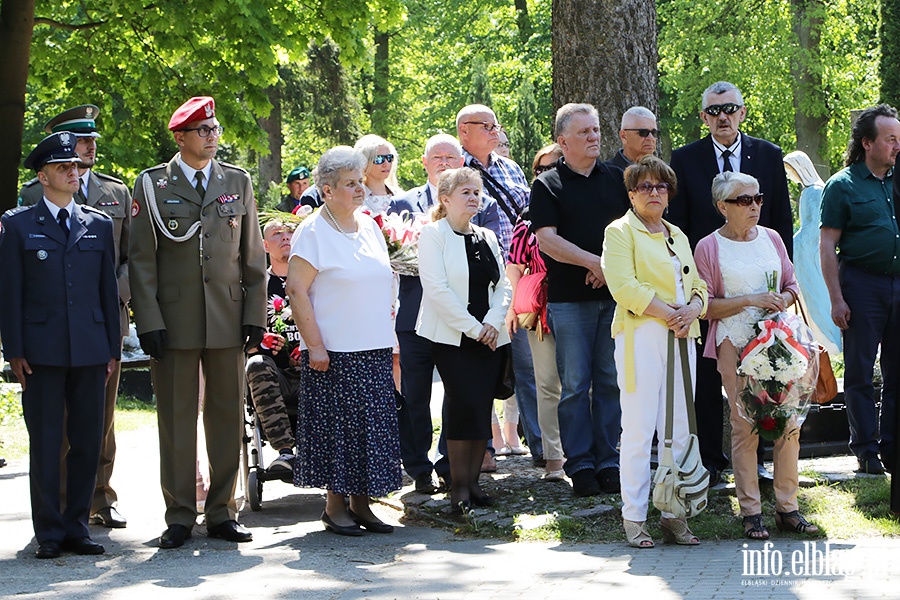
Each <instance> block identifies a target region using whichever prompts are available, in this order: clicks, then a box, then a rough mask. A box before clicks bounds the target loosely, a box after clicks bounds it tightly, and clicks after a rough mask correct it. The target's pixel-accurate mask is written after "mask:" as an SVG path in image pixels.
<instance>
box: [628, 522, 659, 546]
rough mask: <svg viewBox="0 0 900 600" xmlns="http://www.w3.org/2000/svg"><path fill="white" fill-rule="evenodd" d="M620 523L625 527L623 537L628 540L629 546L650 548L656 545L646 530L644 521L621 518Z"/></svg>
mask: <svg viewBox="0 0 900 600" xmlns="http://www.w3.org/2000/svg"><path fill="white" fill-rule="evenodd" d="M622 525H623V526H624V527H625V539H627V540H628V545H629V546H632V547H634V548H652V547H653V546H655V545H656V544H654V543H653V538H652V537H650V534H649V533H648V532H647V525H646V521H629V520H627V519H622Z"/></svg>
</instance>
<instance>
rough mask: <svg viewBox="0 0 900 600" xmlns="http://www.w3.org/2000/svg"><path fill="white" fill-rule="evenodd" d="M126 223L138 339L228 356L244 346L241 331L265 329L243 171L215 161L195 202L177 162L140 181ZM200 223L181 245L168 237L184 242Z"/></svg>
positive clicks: (258, 249)
mask: <svg viewBox="0 0 900 600" xmlns="http://www.w3.org/2000/svg"><path fill="white" fill-rule="evenodd" d="M145 180H147V181H149V184H150V185H151V186H152V189H153V195H154V196H155V202H154V204H155V206H156V209H158V214H159V220H158V222H157V219H156V218H155V217H154V215H153V213H154V210H153V207H152V206H151V205H150V204H149V203H150V199H149V198H148V197H147V195H146V193H145V191H144V181H145ZM131 218H132V229H131V244H130V247H129V264H130V267H129V271H130V276H131V291H132V299H131V302H132V307H133V310H134V320H135V324H136V325H137V330H138V333H139V334H142V333H147V332H150V331H157V330H161V329H165V330H166V331H167V334H168V340H169V347H170V348H174V349H179V350H189V349H199V348H233V347H236V346H241V345H242V344H243V342H244V340H243V335H242V326H243V325H254V326H256V327H262V328H265V326H266V259H265V252H264V250H263V243H262V234H261V233H260V230H259V219H258V218H257V214H256V202H255V200H254V198H253V187H252V185H251V182H250V176H249V175H248V174H247V172H246V171H244V170H243V169H240V168H238V167H235V166H232V165H228V164H224V163H220V162H217V161H215V160H213V161H212V168H211V169H210V178H209V183H208V187H207V189H206V193H205V195H204V197H203V198H200V195H199V194H198V193H197V191H196V190H195V189H194V187H193V185H192V182H190V181H188V180H187V179H186V178H185V176H184V173H183V172H182V171H181V167H180V166H179V164H178V160H177V155H176V157H174V158H173V159H172V160H171V161H169V163H168V164H163V165H159V166H157V167H153V168H152V169H147V170H146V171H144V172H142V173H141V174H140V175H139V176H138V178H137V182H136V183H135V186H134V200H133V202H132V205H131ZM198 222H199V230H198V231H197V232H196V233H195V234H194V235H192V236H190V237H189V238H187V239H186V240H185V241H180V242H179V241H173V240H172V239H170V237H169V236H167V235H166V232H168V234H169V235H171V236H174V237H182V236H185V234H187V233H188V231H189V229H190V228H191V227H192V226H193V225H194V224H195V223H198ZM163 229H165V232H164V231H163Z"/></svg>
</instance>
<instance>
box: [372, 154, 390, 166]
mask: <svg viewBox="0 0 900 600" xmlns="http://www.w3.org/2000/svg"><path fill="white" fill-rule="evenodd" d="M385 162H389V163H392V162H394V155H393V154H377V155H375V158H373V159H372V164H373V165H381V164H384V163H385Z"/></svg>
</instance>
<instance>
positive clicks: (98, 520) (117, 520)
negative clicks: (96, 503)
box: [91, 506, 128, 529]
mask: <svg viewBox="0 0 900 600" xmlns="http://www.w3.org/2000/svg"><path fill="white" fill-rule="evenodd" d="M91 523H93V524H94V525H103V526H104V527H109V528H111V529H122V528H123V527H125V526H126V525H128V521H126V520H125V517H123V516H122V515H121V513H119V511H117V510H116V507H115V506H107V507H106V508H101V509H100V510H98V511H97V512H95V513H94V514H93V515H91Z"/></svg>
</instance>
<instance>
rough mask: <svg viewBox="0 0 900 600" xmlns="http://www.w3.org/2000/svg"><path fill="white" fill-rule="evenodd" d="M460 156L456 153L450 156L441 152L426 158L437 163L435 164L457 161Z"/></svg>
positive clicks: (449, 163)
mask: <svg viewBox="0 0 900 600" xmlns="http://www.w3.org/2000/svg"><path fill="white" fill-rule="evenodd" d="M460 158H461V157H460V156H459V155H458V154H457V155H455V156H451V155H449V154H441V155H435V156H429V157H428V160H430V161H432V162H434V163H437V164H448V165H452V164H453V163H458V162H459V159H460Z"/></svg>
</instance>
